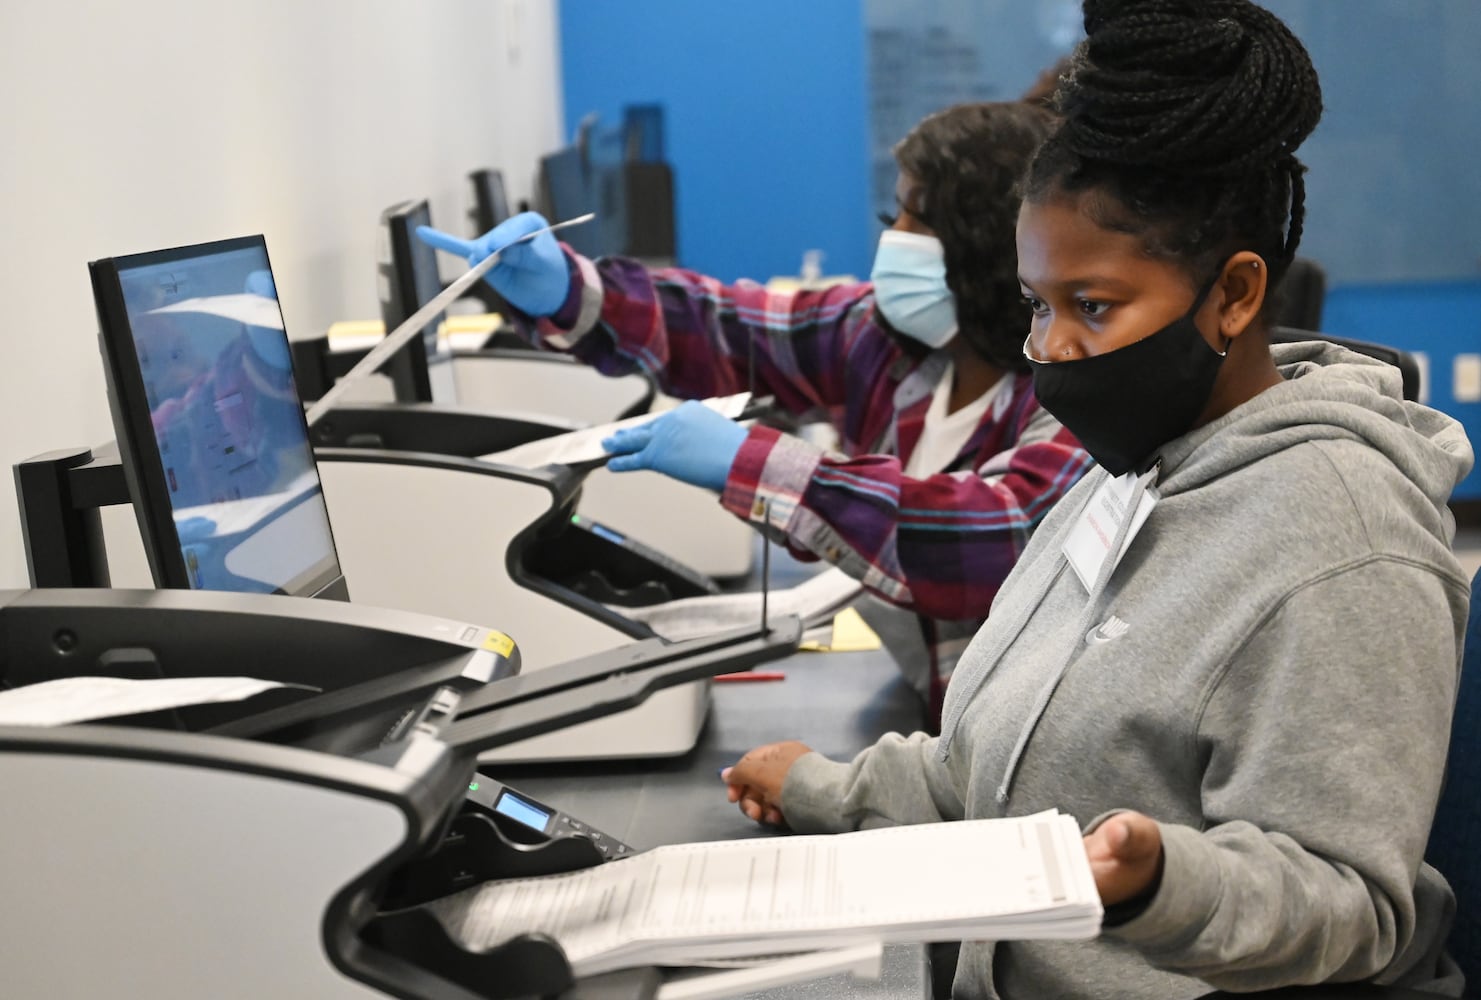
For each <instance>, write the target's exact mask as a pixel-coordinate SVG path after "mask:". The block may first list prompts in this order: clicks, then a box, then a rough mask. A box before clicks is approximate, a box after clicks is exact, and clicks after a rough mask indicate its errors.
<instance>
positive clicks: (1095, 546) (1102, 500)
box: [1064, 472, 1158, 591]
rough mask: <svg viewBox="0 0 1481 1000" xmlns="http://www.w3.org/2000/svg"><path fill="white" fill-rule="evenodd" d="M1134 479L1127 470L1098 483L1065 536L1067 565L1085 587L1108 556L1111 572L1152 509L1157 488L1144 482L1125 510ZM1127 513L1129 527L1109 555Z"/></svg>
mask: <svg viewBox="0 0 1481 1000" xmlns="http://www.w3.org/2000/svg"><path fill="white" fill-rule="evenodd" d="M1136 481H1137V474H1136V473H1135V472H1128V473H1127V474H1126V475H1124V476H1118V477H1117V478H1115V479H1107V480H1106V481H1105V482H1104V483H1102V484H1101V486H1100V489H1098V490H1096V491H1095V496H1093V497H1091V498H1090V503H1088V504H1087V505H1086V506H1085V509H1084V510H1083V511H1081V512H1080V516H1079V518H1078V519H1077V520H1076V521H1075V526H1074V527H1073V528H1071V529H1070V533H1069V537H1067V538H1066V539H1065V542H1064V555H1065V558H1066V559H1068V560H1069V561H1070V567H1071V568H1072V569H1073V570H1074V571H1075V575H1076V576H1078V577H1079V578H1080V583H1081V585H1083V586H1084V587H1085V589H1086V590H1087V591H1088V590H1090V589H1091V588H1092V587H1094V586H1095V581H1096V579H1097V578H1098V577H1099V576H1100V572H1101V567H1102V566H1103V565H1105V561H1106V560H1107V559H1110V560H1111V571H1112V572H1115V569H1116V565H1117V564H1118V563H1120V562H1121V557H1122V556H1124V555H1125V554H1126V550H1127V549H1128V548H1129V547H1130V546H1131V540H1132V539H1133V538H1135V537H1136V533H1137V532H1138V531H1140V530H1141V528H1142V525H1143V524H1144V523H1145V522H1146V520H1147V515H1148V514H1150V513H1152V508H1153V507H1155V506H1157V500H1158V494H1157V489H1156V487H1153V486H1148V487H1147V488H1146V489H1145V490H1144V491H1143V492H1142V495H1141V499H1140V500H1139V501H1138V502H1137V505H1136V510H1135V511H1129V510H1128V507H1129V506H1130V505H1131V495H1132V493H1134V492H1135V491H1136ZM1128 516H1129V517H1130V518H1131V527H1130V528H1128V529H1127V531H1126V537H1125V538H1124V539H1123V540H1122V542H1121V547H1120V548H1119V549H1118V550H1117V551H1116V553H1115V555H1114V557H1113V556H1112V554H1111V545H1112V543H1113V542H1115V540H1116V534H1117V532H1119V531H1120V530H1121V525H1122V524H1123V523H1124V522H1125V521H1126V518H1127V517H1128Z"/></svg>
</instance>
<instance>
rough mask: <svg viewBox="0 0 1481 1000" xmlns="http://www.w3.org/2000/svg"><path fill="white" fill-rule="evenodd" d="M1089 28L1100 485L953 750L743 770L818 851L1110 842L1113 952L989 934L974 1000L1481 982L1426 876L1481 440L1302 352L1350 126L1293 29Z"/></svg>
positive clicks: (1025, 237) (749, 798) (1029, 251)
mask: <svg viewBox="0 0 1481 1000" xmlns="http://www.w3.org/2000/svg"><path fill="white" fill-rule="evenodd" d="M1085 28H1086V32H1087V39H1086V42H1085V43H1084V45H1083V46H1082V48H1081V51H1080V53H1079V54H1078V57H1077V60H1076V64H1075V67H1074V70H1073V72H1072V75H1071V76H1070V77H1069V78H1068V79H1067V80H1066V82H1065V84H1064V86H1063V88H1062V90H1061V94H1060V107H1061V110H1062V112H1063V113H1064V115H1065V120H1064V123H1063V125H1062V126H1061V128H1060V130H1059V131H1058V132H1057V133H1056V134H1055V135H1054V136H1053V137H1052V138H1051V139H1050V140H1049V142H1048V143H1047V144H1046V145H1045V147H1044V148H1043V149H1042V150H1041V151H1040V153H1039V155H1038V156H1037V158H1036V160H1035V162H1034V165H1033V167H1032V169H1031V171H1030V175H1029V178H1028V181H1027V189H1026V197H1025V201H1024V204H1023V208H1022V210H1021V212H1020V215H1019V223H1018V257H1019V269H1020V275H1021V278H1022V282H1023V286H1024V294H1025V295H1026V296H1027V297H1028V299H1029V301H1030V304H1031V305H1032V307H1033V312H1034V318H1033V322H1032V329H1031V332H1030V334H1029V336H1028V340H1027V342H1026V343H1025V346H1024V350H1025V353H1026V354H1027V356H1028V357H1029V359H1030V361H1031V362H1033V366H1032V367H1033V371H1034V379H1035V390H1036V392H1037V394H1038V397H1039V400H1040V402H1041V403H1042V405H1043V406H1044V407H1045V408H1046V409H1047V410H1049V412H1050V413H1052V414H1053V415H1054V416H1055V417H1057V418H1058V419H1059V420H1060V421H1061V422H1062V423H1063V424H1064V425H1065V426H1066V427H1067V428H1068V429H1069V430H1070V431H1072V432H1073V433H1074V434H1075V435H1076V436H1077V437H1079V438H1080V440H1081V441H1082V442H1084V444H1085V446H1086V447H1087V449H1088V450H1089V451H1090V453H1091V455H1092V456H1093V457H1094V458H1095V459H1096V460H1097V462H1098V464H1099V465H1100V466H1101V468H1100V469H1098V470H1095V471H1093V472H1091V473H1090V474H1089V475H1087V476H1086V477H1085V478H1084V479H1083V480H1082V481H1081V482H1080V484H1079V485H1078V486H1076V487H1075V489H1074V490H1073V491H1072V492H1071V493H1070V494H1069V495H1068V496H1066V497H1065V499H1064V500H1062V501H1061V502H1060V503H1059V505H1058V506H1057V507H1056V508H1055V509H1054V510H1053V511H1052V512H1051V513H1050V514H1049V516H1048V517H1047V518H1046V519H1045V521H1044V522H1043V524H1042V525H1041V527H1040V528H1039V530H1038V532H1037V533H1036V534H1035V536H1034V538H1033V539H1032V541H1031V542H1030V544H1029V546H1028V548H1027V550H1026V551H1025V553H1024V555H1023V558H1022V559H1021V561H1020V562H1019V564H1018V566H1017V568H1016V569H1015V570H1014V571H1013V573H1012V575H1011V576H1010V577H1009V578H1008V580H1007V582H1006V583H1005V584H1004V586H1003V589H1002V591H1001V592H1000V593H999V595H998V598H997V600H996V601H995V602H994V604H993V607H992V615H991V617H990V618H989V619H988V622H987V624H986V625H985V626H984V627H983V629H982V630H981V631H980V632H979V633H978V634H977V636H976V638H975V639H974V640H973V643H972V645H971V647H970V648H969V649H968V650H967V652H966V653H965V655H964V656H963V657H962V659H961V661H960V665H959V666H958V669H957V671H956V674H955V675H954V676H953V678H952V682H951V685H950V687H949V689H948V691H947V696H946V704H945V711H944V717H943V722H942V732H941V735H940V737H938V738H931V737H928V736H926V735H925V734H921V733H917V734H915V735H913V736H909V737H901V736H898V735H890V736H886V737H885V738H883V739H881V740H880V741H879V742H878V743H876V744H875V745H874V746H873V747H871V748H869V749H867V750H865V751H864V752H863V753H861V754H859V756H858V757H856V758H855V759H854V760H853V761H852V762H850V763H841V762H833V761H830V760H827V759H825V758H823V757H821V756H820V755H818V754H816V753H813V752H811V751H810V750H809V749H808V748H807V747H806V746H805V745H803V744H801V743H796V742H787V743H778V744H771V745H769V746H766V747H761V748H758V749H757V750H753V751H752V752H751V753H749V754H747V755H746V756H745V757H744V758H742V760H741V761H740V762H739V763H737V764H736V766H735V767H734V768H732V769H730V770H729V771H728V772H726V775H725V777H726V780H727V782H728V784H729V794H730V798H731V800H732V801H736V802H738V803H739V804H740V807H741V809H742V810H743V811H744V812H745V813H746V814H747V815H748V816H750V817H752V818H753V819H757V820H761V821H765V822H771V823H777V824H786V825H789V826H791V827H792V828H794V829H797V830H800V831H808V832H822V831H845V830H854V829H860V828H867V827H875V826H882V825H892V824H906V823H929V822H942V821H949V820H955V819H962V818H974V819H975V818H986V817H995V816H1004V815H1024V814H1027V813H1033V812H1036V811H1039V810H1043V809H1049V808H1058V809H1060V810H1062V811H1065V812H1069V813H1071V814H1073V815H1075V816H1077V817H1079V818H1080V819H1081V820H1082V822H1087V827H1086V837H1085V842H1086V849H1087V852H1088V854H1089V856H1090V859H1091V863H1092V867H1093V869H1094V871H1095V877H1096V884H1097V888H1098V889H1099V890H1100V893H1101V898H1102V901H1103V903H1104V904H1105V906H1106V918H1105V924H1104V932H1103V934H1102V935H1101V936H1100V937H1099V938H1098V939H1096V940H1094V941H1090V942H1014V943H1007V942H1005V943H999V944H991V943H980V942H978V943H974V942H969V943H967V944H965V945H964V946H963V948H962V953H961V961H960V963H959V965H958V968H957V974H956V980H955V984H954V993H955V995H956V996H959V997H964V998H977V997H1003V998H1014V997H1035V998H1058V997H1075V998H1082V997H1083V998H1091V997H1094V998H1101V1000H1105V998H1117V997H1127V998H1133V997H1135V998H1138V1000H1145V998H1149V997H1157V998H1182V997H1188V998H1192V997H1198V996H1200V995H1202V994H1204V993H1207V992H1208V991H1209V989H1210V988H1211V987H1218V988H1222V989H1231V990H1239V991H1245V990H1252V989H1260V988H1265V987H1274V986H1278V985H1283V984H1290V983H1314V982H1323V981H1337V982H1342V981H1359V980H1374V981H1379V982H1387V983H1399V984H1405V985H1423V986H1427V987H1428V988H1430V989H1435V990H1438V991H1441V992H1450V993H1452V994H1455V993H1458V983H1456V982H1453V981H1451V980H1449V979H1447V978H1446V974H1445V970H1446V968H1447V967H1448V963H1447V962H1446V961H1445V960H1444V958H1443V955H1442V949H1443V944H1444V936H1445V933H1446V931H1447V929H1448V922H1449V914H1450V913H1451V911H1452V909H1453V900H1452V898H1451V894H1450V890H1449V888H1448V887H1447V886H1446V884H1445V882H1444V880H1443V879H1442V878H1441V877H1440V876H1439V875H1438V874H1437V873H1436V872H1435V871H1434V870H1433V869H1431V868H1429V867H1427V866H1425V865H1424V864H1423V862H1422V855H1423V851H1424V845H1425V841H1426V839H1427V836H1428V832H1429V826H1430V821H1431V818H1432V816H1433V813H1434V807H1435V801H1436V798H1437V796H1438V792H1439V787H1440V780H1441V773H1442V770H1443V767H1444V760H1445V751H1446V744H1447V738H1448V734H1449V727H1450V714H1451V707H1452V703H1453V699H1454V695H1455V688H1456V680H1457V676H1458V669H1459V661H1460V651H1461V639H1462V636H1463V633H1464V627H1465V619H1466V611H1467V604H1468V598H1469V586H1468V581H1467V579H1466V577H1465V574H1464V572H1463V571H1462V570H1461V568H1460V566H1459V565H1458V563H1457V562H1456V560H1455V558H1454V556H1453V555H1452V553H1451V548H1450V543H1451V539H1452V536H1453V533H1454V522H1453V520H1452V518H1451V516H1450V514H1449V511H1448V509H1447V507H1446V501H1447V499H1448V497H1449V494H1450V491H1451V489H1452V488H1453V487H1454V485H1455V483H1456V482H1458V481H1459V480H1460V479H1461V478H1462V477H1463V476H1464V475H1465V474H1466V472H1467V471H1468V470H1469V468H1470V466H1471V461H1472V453H1471V448H1470V445H1469V443H1468V442H1467V441H1466V438H1465V435H1464V432H1463V431H1462V430H1461V428H1460V426H1459V425H1458V424H1457V423H1456V422H1455V421H1453V420H1451V419H1450V418H1448V417H1445V416H1443V415H1441V414H1439V413H1437V412H1435V411H1433V410H1429V409H1427V408H1424V407H1421V406H1418V405H1416V404H1412V403H1407V402H1405V401H1404V400H1403V398H1402V394H1401V391H1400V378H1399V373H1398V372H1397V371H1396V370H1394V369H1391V368H1389V367H1388V366H1386V365H1383V364H1382V363H1380V362H1376V361H1371V360H1368V359H1365V358H1362V357H1359V356H1357V355H1354V354H1351V353H1349V352H1346V351H1343V350H1342V349H1340V348H1337V347H1334V346H1330V345H1323V344H1317V343H1304V344H1292V345H1277V346H1274V347H1272V345H1271V343H1270V337H1269V324H1268V319H1267V317H1268V315H1269V313H1270V311H1271V309H1270V302H1271V295H1272V293H1273V292H1274V290H1275V288H1276V287H1277V286H1278V284H1279V282H1280V279H1281V277H1282V275H1283V274H1284V272H1285V270H1286V268H1287V267H1288V266H1289V264H1290V262H1291V259H1292V257H1293V255H1294V253H1295V251H1296V246H1297V243H1298V242H1299V240H1300V236H1301V227H1302V220H1303V217H1304V204H1303V202H1304V198H1303V194H1304V192H1303V185H1302V180H1301V178H1302V173H1303V170H1304V168H1303V167H1302V166H1301V164H1300V163H1299V162H1298V161H1297V160H1296V158H1295V156H1294V151H1295V149H1296V147H1297V146H1298V145H1299V144H1300V143H1301V141H1302V140H1303V139H1304V138H1305V137H1306V136H1307V135H1308V134H1309V133H1310V132H1311V130H1312V129H1313V128H1314V127H1315V125H1316V122H1317V120H1318V118H1319V117H1320V114H1321V96H1320V90H1319V87H1318V84H1317V79H1316V74H1315V72H1314V70H1313V69H1312V65H1311V61H1310V59H1309V57H1308V56H1307V54H1306V51H1305V49H1304V48H1303V47H1302V46H1301V44H1300V42H1299V41H1297V40H1296V38H1295V37H1294V36H1293V35H1292V34H1291V33H1290V31H1289V30H1288V29H1287V28H1286V26H1285V25H1284V24H1282V23H1281V22H1280V21H1279V20H1278V19H1277V18H1275V17H1274V16H1273V15H1271V14H1270V13H1268V12H1267V11H1265V10H1263V9H1262V8H1260V7H1257V6H1255V5H1254V4H1252V3H1249V2H1248V0H1085ZM907 863H908V862H907Z"/></svg>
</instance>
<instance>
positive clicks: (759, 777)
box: [720, 740, 812, 826]
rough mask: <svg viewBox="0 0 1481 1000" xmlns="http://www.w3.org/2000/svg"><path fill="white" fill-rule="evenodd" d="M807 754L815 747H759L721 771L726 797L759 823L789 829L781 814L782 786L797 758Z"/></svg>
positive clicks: (790, 742)
mask: <svg viewBox="0 0 1481 1000" xmlns="http://www.w3.org/2000/svg"><path fill="white" fill-rule="evenodd" d="M807 753H812V747H810V746H808V745H807V744H806V743H799V742H798V741H797V740H786V741H784V742H781V743H768V744H766V745H765V746H759V747H757V748H756V749H754V750H752V751H751V752H750V753H748V754H746V755H745V756H744V757H742V758H741V759H740V760H738V761H737V762H736V763H735V766H733V767H727V768H726V769H725V770H723V771H721V772H720V777H721V778H723V779H724V780H725V785H726V797H727V798H729V799H730V801H731V802H734V803H736V804H737V805H739V806H740V811H741V812H743V813H745V814H746V816H747V817H748V818H750V819H753V820H755V821H756V822H757V823H768V824H770V825H772V826H786V825H787V818H786V817H785V816H783V815H782V785H783V784H785V783H786V780H787V772H788V771H790V770H791V769H792V765H793V764H794V763H795V762H796V761H797V758H798V757H801V756H802V755H803V754H807Z"/></svg>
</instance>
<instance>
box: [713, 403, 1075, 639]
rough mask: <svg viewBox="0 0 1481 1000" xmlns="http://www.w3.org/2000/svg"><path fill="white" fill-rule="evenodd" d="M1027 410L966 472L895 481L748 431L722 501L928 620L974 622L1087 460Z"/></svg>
mask: <svg viewBox="0 0 1481 1000" xmlns="http://www.w3.org/2000/svg"><path fill="white" fill-rule="evenodd" d="M1035 410H1036V411H1037V412H1036V413H1035V415H1034V416H1033V418H1032V419H1031V420H1030V423H1029V424H1028V426H1026V427H1025V428H1024V430H1025V433H1024V434H1023V435H1022V436H1020V438H1019V439H1018V442H1017V444H1016V446H1015V447H1014V448H1012V449H1011V450H1009V451H1006V452H1003V453H1001V454H999V455H995V456H992V457H991V458H990V459H989V460H988V461H987V462H986V463H985V464H984V465H983V466H982V467H981V468H979V470H978V471H977V472H976V473H973V472H957V473H943V474H941V475H935V476H930V477H929V478H925V479H912V478H910V477H908V476H906V475H904V474H903V472H902V467H901V462H900V460H899V459H898V458H895V457H893V456H886V455H865V456H860V457H858V458H854V459H846V458H842V457H839V456H836V455H830V454H825V453H824V452H823V451H822V450H820V449H818V448H816V447H815V446H813V445H811V444H809V443H808V442H806V441H803V440H801V439H799V438H795V437H789V436H785V435H782V434H780V433H778V432H777V431H774V430H771V429H769V428H755V429H753V430H752V431H751V433H750V435H749V436H748V438H747V439H746V441H745V443H744V444H743V445H742V446H741V450H740V452H739V453H738V454H737V456H736V461H735V463H734V464H733V465H732V466H731V472H730V479H729V481H728V482H727V483H726V487H725V491H724V493H723V494H722V495H721V503H722V504H724V506H725V507H726V508H727V509H729V510H730V511H732V512H733V513H735V514H737V515H739V516H740V517H743V518H745V519H747V520H749V521H752V522H755V523H758V524H762V523H764V524H767V525H768V526H769V527H770V528H771V529H772V530H773V531H774V532H779V533H781V534H782V535H784V536H785V537H786V539H787V542H788V545H789V547H790V548H792V549H793V550H794V551H796V552H797V553H798V554H800V555H806V554H811V555H813V556H816V557H819V558H822V559H825V560H827V561H828V562H831V563H834V564H836V565H837V566H839V567H840V568H842V569H843V570H844V571H845V572H847V573H848V574H849V575H850V576H853V577H855V578H856V579H858V580H859V581H861V582H862V583H863V584H864V586H865V587H867V588H868V589H869V590H871V591H873V592H874V593H877V594H879V595H880V596H881V597H883V598H884V599H885V600H887V601H890V602H891V603H894V604H898V605H901V606H903V607H908V608H911V609H913V610H915V611H917V612H919V613H920V614H923V615H926V616H928V617H930V618H938V619H967V618H985V617H987V613H988V609H989V608H990V607H991V605H992V601H993V598H994V597H995V596H996V595H997V592H998V587H999V586H1000V585H1001V584H1002V582H1003V579H1004V578H1005V577H1006V576H1007V575H1008V572H1009V571H1010V570H1011V569H1012V568H1013V564H1014V562H1015V561H1016V560H1017V559H1018V555H1019V553H1020V552H1021V551H1022V550H1023V546H1024V545H1025V544H1026V543H1027V540H1028V535H1029V533H1030V532H1031V531H1032V529H1033V528H1034V527H1035V526H1036V525H1037V524H1038V522H1039V520H1040V519H1041V518H1042V517H1043V516H1044V514H1045V513H1046V512H1047V511H1048V510H1049V508H1050V507H1051V506H1053V504H1054V503H1055V501H1057V500H1058V499H1059V498H1060V497H1061V496H1063V495H1064V493H1065V492H1066V491H1067V490H1068V489H1069V488H1070V486H1072V485H1073V484H1074V483H1075V481H1076V480H1077V479H1079V478H1080V476H1081V475H1082V474H1083V473H1084V472H1085V471H1086V469H1088V468H1089V467H1090V464H1091V463H1090V458H1089V456H1087V455H1086V454H1085V452H1084V451H1083V450H1082V449H1081V448H1080V446H1079V444H1078V443H1077V442H1076V441H1075V440H1074V438H1073V437H1071V436H1070V435H1069V433H1068V432H1067V431H1065V430H1064V429H1063V428H1062V427H1060V426H1059V424H1058V423H1057V422H1055V421H1054V420H1053V418H1052V417H1048V415H1047V414H1043V416H1042V417H1040V416H1039V414H1042V413H1043V411H1041V410H1037V407H1035Z"/></svg>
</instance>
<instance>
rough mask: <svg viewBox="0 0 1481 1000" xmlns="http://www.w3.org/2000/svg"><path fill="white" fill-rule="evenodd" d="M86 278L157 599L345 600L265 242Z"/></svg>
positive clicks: (103, 269) (134, 258) (102, 264)
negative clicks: (190, 594) (175, 595)
mask: <svg viewBox="0 0 1481 1000" xmlns="http://www.w3.org/2000/svg"><path fill="white" fill-rule="evenodd" d="M88 269H89V271H90V273H91V276H92V285H93V298H94V302H95V304H96V306H97V311H98V322H99V326H100V334H99V338H100V342H101V347H102V354H103V360H104V365H103V367H104V373H105V376H106V378H107V383H108V396H109V407H110V409H111V411H112V414H113V424H114V429H115V432H116V434H117V437H118V445H119V453H120V455H121V457H122V460H123V467H124V475H125V478H126V479H127V480H128V484H129V492H130V496H131V497H132V499H133V503H134V509H135V512H136V514H137V516H138V520H139V529H140V533H141V535H142V536H143V539H144V548H145V552H146V554H147V556H148V558H149V565H150V568H151V570H152V571H153V574H154V580H155V583H156V585H157V586H160V587H177V588H190V589H196V590H227V591H239V592H249V593H270V594H291V595H294V596H305V597H308V596H326V597H336V598H340V599H347V598H348V592H347V589H346V587H345V583H344V578H343V576H342V574H341V572H340V566H339V559H338V556H337V553H336V552H335V548H334V536H333V534H332V533H331V530H330V526H329V514H328V510H327V509H326V507H325V504H324V495H323V491H322V489H321V488H320V484H319V473H318V467H317V466H316V465H315V462H314V456H313V451H312V449H311V448H310V446H309V437H308V426H307V424H306V423H305V421H304V413H303V406H302V403H301V402H300V401H299V396H298V387H297V384H296V383H295V381H294V377H293V369H292V364H291V361H290V351H289V345H288V335H287V332H286V331H285V329H284V324H283V313H282V310H281V309H280V307H279V305H278V299H277V289H276V283H275V282H274V280H273V276H272V267H271V264H270V263H269V261H268V256H267V245H266V243H265V242H264V240H263V238H262V237H261V236H250V237H244V238H242V239H235V240H223V241H220V242H216V243H207V244H201V245H198V246H189V247H180V248H176V249H171V250H160V251H157V252H154V253H143V254H133V255H130V256H123V257H111V258H104V259H102V260H96V261H93V262H92V263H90V264H89V265H88Z"/></svg>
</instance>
